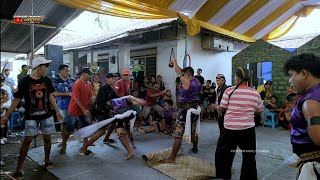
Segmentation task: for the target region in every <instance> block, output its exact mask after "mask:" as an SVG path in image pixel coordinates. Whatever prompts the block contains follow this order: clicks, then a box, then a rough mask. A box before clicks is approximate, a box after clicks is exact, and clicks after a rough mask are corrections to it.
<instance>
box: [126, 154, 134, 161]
mask: <svg viewBox="0 0 320 180" xmlns="http://www.w3.org/2000/svg"><path fill="white" fill-rule="evenodd" d="M132 156H134V152H132V153H129V154H128V156H127V157H126V158H124V159H125V160H129V159H130V158H131V157H132Z"/></svg>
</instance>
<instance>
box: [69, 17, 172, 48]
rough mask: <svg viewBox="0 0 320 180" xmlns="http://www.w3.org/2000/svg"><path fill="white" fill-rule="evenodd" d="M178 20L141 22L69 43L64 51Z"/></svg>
mask: <svg viewBox="0 0 320 180" xmlns="http://www.w3.org/2000/svg"><path fill="white" fill-rule="evenodd" d="M176 20H177V18H170V19H158V20H141V21H140V22H137V23H133V24H128V25H126V26H121V27H118V28H116V29H112V30H109V31H108V32H105V33H103V34H102V35H100V36H95V37H93V38H89V39H85V40H80V41H77V42H71V43H70V42H69V43H68V42H67V43H66V44H64V45H63V49H64V50H69V49H79V48H83V47H84V46H89V45H92V44H99V43H104V42H107V41H109V40H110V39H115V38H117V37H124V36H123V35H125V34H128V33H130V32H134V31H138V30H144V29H151V28H154V27H158V26H161V25H165V24H170V23H172V22H174V21H176Z"/></svg>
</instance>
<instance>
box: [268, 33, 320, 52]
mask: <svg viewBox="0 0 320 180" xmlns="http://www.w3.org/2000/svg"><path fill="white" fill-rule="evenodd" d="M319 34H320V33H313V34H303V35H299V36H287V37H281V38H278V39H275V40H271V41H268V42H269V43H270V44H273V45H275V46H278V47H281V48H285V49H288V48H299V47H300V46H302V45H304V44H305V43H307V42H309V41H311V40H312V39H313V38H315V37H317V36H319Z"/></svg>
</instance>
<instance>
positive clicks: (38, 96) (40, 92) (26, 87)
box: [1, 57, 63, 179]
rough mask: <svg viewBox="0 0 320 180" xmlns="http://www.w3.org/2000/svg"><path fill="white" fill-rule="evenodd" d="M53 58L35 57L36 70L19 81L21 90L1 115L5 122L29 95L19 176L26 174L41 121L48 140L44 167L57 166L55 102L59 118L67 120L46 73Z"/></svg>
mask: <svg viewBox="0 0 320 180" xmlns="http://www.w3.org/2000/svg"><path fill="white" fill-rule="evenodd" d="M50 62H51V60H46V59H44V58H43V57H37V58H35V59H33V61H32V67H33V72H32V74H31V75H29V76H26V77H24V78H22V79H21V80H20V81H19V83H18V91H17V92H16V93H14V99H13V101H12V104H11V106H10V108H9V109H8V111H7V113H6V114H5V115H4V116H3V117H2V118H1V124H5V123H6V121H7V120H8V118H9V116H10V114H11V113H12V112H13V111H14V109H15V108H16V107H17V106H18V105H19V103H20V102H21V99H22V98H24V99H25V101H26V104H25V109H26V110H25V112H24V118H25V120H26V122H25V137H24V140H23V143H22V145H21V148H20V153H19V160H18V166H17V168H16V172H15V173H14V174H13V178H15V179H21V178H22V169H23V162H24V160H25V158H26V156H27V153H28V150H29V146H30V144H31V142H32V140H33V137H34V136H35V135H37V130H38V124H39V123H40V128H41V131H42V134H43V141H44V152H45V159H44V167H46V168H47V169H49V168H53V167H54V164H53V163H52V162H51V161H50V159H49V156H50V150H51V134H53V133H55V132H56V129H55V125H54V120H53V116H52V110H51V106H52V107H53V109H54V110H55V112H56V115H57V118H58V120H59V121H62V120H63V116H62V114H61V113H60V111H59V108H58V106H57V104H56V100H55V98H54V96H53V92H54V87H53V85H52V81H51V79H50V78H49V77H47V76H46V73H47V71H48V67H49V63H50Z"/></svg>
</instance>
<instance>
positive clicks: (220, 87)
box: [216, 74, 228, 134]
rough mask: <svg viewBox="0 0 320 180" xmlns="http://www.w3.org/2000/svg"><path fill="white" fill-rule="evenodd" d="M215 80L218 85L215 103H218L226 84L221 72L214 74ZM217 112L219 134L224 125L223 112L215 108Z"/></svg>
mask: <svg viewBox="0 0 320 180" xmlns="http://www.w3.org/2000/svg"><path fill="white" fill-rule="evenodd" d="M216 82H217V85H218V89H217V99H216V104H217V105H220V103H221V100H222V96H223V93H224V91H225V90H226V89H227V88H228V86H227V85H226V78H225V76H224V75H223V74H218V75H217V76H216ZM217 112H218V125H219V130H220V134H221V132H222V130H223V128H224V126H223V122H224V114H223V113H221V112H220V111H219V110H217Z"/></svg>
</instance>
